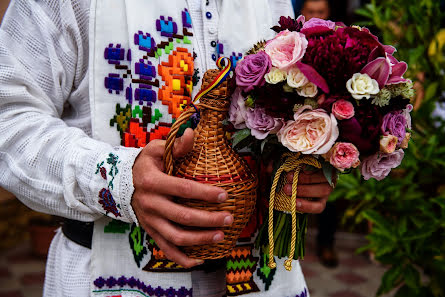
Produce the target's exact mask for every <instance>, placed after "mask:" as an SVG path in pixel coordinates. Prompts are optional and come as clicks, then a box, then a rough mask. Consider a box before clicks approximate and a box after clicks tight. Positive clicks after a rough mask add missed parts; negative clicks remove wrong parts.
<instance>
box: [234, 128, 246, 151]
mask: <svg viewBox="0 0 445 297" xmlns="http://www.w3.org/2000/svg"><path fill="white" fill-rule="evenodd" d="M249 136H250V129H248V128H245V129H243V130H239V131H236V132H235V133H234V134H233V144H232V146H233V147H235V146H236V145H237V144H239V143H240V142H241V141H243V140H244V139H246V138H247V137H249Z"/></svg>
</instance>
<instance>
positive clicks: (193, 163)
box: [164, 69, 257, 259]
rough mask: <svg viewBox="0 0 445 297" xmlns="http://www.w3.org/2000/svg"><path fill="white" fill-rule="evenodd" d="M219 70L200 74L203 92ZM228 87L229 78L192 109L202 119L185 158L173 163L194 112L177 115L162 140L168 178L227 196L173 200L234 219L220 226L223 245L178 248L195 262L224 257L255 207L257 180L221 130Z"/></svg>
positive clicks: (227, 107)
mask: <svg viewBox="0 0 445 297" xmlns="http://www.w3.org/2000/svg"><path fill="white" fill-rule="evenodd" d="M219 72H220V71H219V70H216V69H215V70H208V71H207V72H206V73H205V74H204V77H203V82H202V88H203V89H204V88H206V87H207V86H208V85H209V84H210V83H211V82H212V81H213V80H214V79H215V77H216V76H217V75H218V74H219ZM231 86H232V84H231V81H230V79H228V80H226V81H224V82H223V83H222V84H220V85H219V86H218V87H217V88H215V89H212V90H211V91H210V92H208V93H207V94H206V95H204V97H202V98H201V99H200V103H199V104H197V105H196V107H197V109H199V111H200V118H201V119H200V121H199V124H198V126H197V128H196V129H195V142H194V147H193V149H192V151H191V152H190V153H188V154H187V155H186V156H185V157H184V158H181V159H178V160H173V159H172V150H173V144H174V140H175V138H176V133H177V132H178V130H179V127H180V126H181V125H182V124H184V123H186V122H187V120H188V119H189V118H190V116H191V115H192V114H193V113H195V109H194V108H189V109H188V110H186V111H184V112H183V113H182V114H181V116H180V117H179V118H178V120H177V121H176V122H175V124H174V125H173V127H172V129H171V132H170V134H169V135H168V137H167V143H166V151H165V154H164V163H165V168H166V172H167V173H168V174H170V175H174V176H178V177H183V178H186V179H191V180H195V181H198V182H201V183H206V184H211V185H213V186H217V187H221V188H224V189H225V190H226V191H227V193H228V199H227V200H226V201H225V202H223V203H209V202H206V201H202V200H184V199H178V201H177V202H178V203H183V204H184V205H186V206H188V207H193V208H197V209H203V210H207V211H228V212H230V213H231V214H232V215H233V217H234V222H233V224H232V225H231V226H228V227H224V228H220V230H221V231H223V232H224V234H225V236H224V240H223V241H221V242H218V243H215V244H208V245H199V246H190V247H184V248H183V251H184V252H185V253H186V254H187V255H188V256H189V257H191V258H195V259H219V258H223V257H225V256H227V255H229V254H230V251H231V250H232V249H233V248H234V247H235V244H236V241H237V239H238V237H239V235H240V233H241V231H242V230H243V228H244V227H245V225H246V224H247V222H248V221H249V219H250V216H251V215H252V213H253V211H254V208H255V202H256V188H257V178H256V176H255V175H254V174H253V173H252V171H251V170H250V169H249V167H248V165H247V164H246V162H245V161H244V160H243V159H242V158H241V157H240V156H239V155H238V154H237V153H236V152H235V151H234V150H233V149H232V147H231V146H230V144H229V143H228V141H227V138H226V137H225V131H224V127H223V120H224V119H226V117H227V113H228V109H229V106H230V99H229V97H230V95H231V92H232V91H233V88H232V87H231Z"/></svg>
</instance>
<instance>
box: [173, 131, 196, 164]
mask: <svg viewBox="0 0 445 297" xmlns="http://www.w3.org/2000/svg"><path fill="white" fill-rule="evenodd" d="M194 140H195V132H193V130H192V129H190V128H187V129H186V130H185V131H184V134H183V135H182V136H181V137H179V138H177V139H176V140H175V145H174V146H173V158H180V157H184V156H185V155H186V154H187V153H188V152H190V151H191V150H192V149H193V143H194Z"/></svg>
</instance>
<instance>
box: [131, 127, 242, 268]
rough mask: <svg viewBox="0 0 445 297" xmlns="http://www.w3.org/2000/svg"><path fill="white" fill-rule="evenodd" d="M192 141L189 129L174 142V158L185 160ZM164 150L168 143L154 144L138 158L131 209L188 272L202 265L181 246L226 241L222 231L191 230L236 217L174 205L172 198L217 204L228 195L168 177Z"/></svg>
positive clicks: (135, 165) (230, 220)
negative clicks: (164, 168) (164, 161)
mask: <svg viewBox="0 0 445 297" xmlns="http://www.w3.org/2000/svg"><path fill="white" fill-rule="evenodd" d="M193 139H194V132H193V130H191V129H187V130H186V131H185V133H184V135H183V136H182V137H180V138H178V139H177V140H176V141H175V145H174V147H173V156H174V157H175V158H178V157H182V156H185V155H186V154H187V153H188V152H189V151H190V150H191V149H192V148H193ZM164 147H165V141H163V140H153V141H151V142H150V143H149V144H148V145H147V146H146V147H145V148H144V149H143V150H142V151H141V153H140V154H139V156H138V157H137V158H136V160H135V163H134V166H133V183H134V188H135V190H134V194H133V198H132V202H131V205H132V207H133V209H134V212H135V214H136V216H137V218H138V221H139V223H140V225H141V226H142V228H144V230H145V231H146V232H147V233H148V234H149V235H150V236H151V237H152V238H153V239H154V241H155V242H156V244H157V245H158V246H159V248H160V249H161V250H162V251H163V252H164V254H165V256H166V257H167V258H168V259H170V260H172V261H174V262H176V263H178V264H180V265H182V266H183V267H186V268H189V267H192V266H195V265H199V264H202V263H203V261H202V260H196V259H191V258H189V257H187V256H186V255H185V254H184V253H182V252H181V251H180V250H179V248H178V246H191V245H203V244H211V243H215V242H219V241H222V240H223V239H224V233H223V232H222V231H217V230H199V229H197V228H193V229H192V228H190V227H204V228H206V227H214V228H218V227H223V226H228V225H231V224H232V223H233V217H232V215H231V214H230V213H228V212H208V211H204V210H197V209H193V208H189V207H186V206H183V205H180V204H177V203H175V202H174V201H173V199H172V197H177V198H179V199H184V200H186V199H198V200H203V201H208V202H215V203H217V202H223V201H225V200H226V199H227V192H226V191H224V190H223V189H221V188H218V187H214V186H210V185H205V184H201V183H198V182H195V181H191V180H187V179H183V178H178V177H173V176H168V175H167V174H165V173H164V172H163V167H164V165H163V160H162V156H163V154H164ZM183 226H188V228H183Z"/></svg>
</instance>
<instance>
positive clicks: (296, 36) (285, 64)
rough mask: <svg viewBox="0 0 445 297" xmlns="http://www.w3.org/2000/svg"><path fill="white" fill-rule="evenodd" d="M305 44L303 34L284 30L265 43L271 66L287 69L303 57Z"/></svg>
mask: <svg viewBox="0 0 445 297" xmlns="http://www.w3.org/2000/svg"><path fill="white" fill-rule="evenodd" d="M307 44H308V41H307V39H306V37H305V36H304V34H302V33H300V32H291V31H289V30H284V31H281V32H280V33H279V34H278V35H277V36H275V38H274V39H272V40H270V41H269V42H268V43H267V45H266V47H265V51H266V53H267V54H268V55H269V57H270V59H271V60H272V65H273V66H275V67H277V68H280V69H287V68H289V67H291V66H293V65H295V63H297V62H299V61H300V60H301V59H303V56H304V53H305V52H306V48H307Z"/></svg>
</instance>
